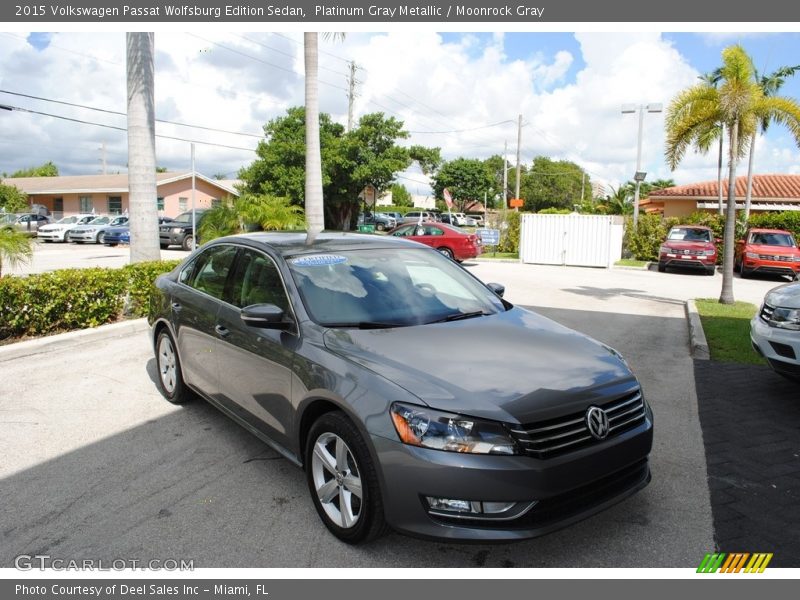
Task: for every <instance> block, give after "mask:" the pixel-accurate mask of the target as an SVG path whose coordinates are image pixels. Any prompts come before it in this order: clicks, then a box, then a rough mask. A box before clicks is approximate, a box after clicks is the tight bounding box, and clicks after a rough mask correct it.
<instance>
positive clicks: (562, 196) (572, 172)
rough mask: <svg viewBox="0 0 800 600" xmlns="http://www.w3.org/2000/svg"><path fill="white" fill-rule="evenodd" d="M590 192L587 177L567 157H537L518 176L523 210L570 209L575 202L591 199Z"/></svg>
mask: <svg viewBox="0 0 800 600" xmlns="http://www.w3.org/2000/svg"><path fill="white" fill-rule="evenodd" d="M581 191H583V197H581ZM591 194H592V186H591V182H590V181H589V178H588V176H586V174H585V172H584V171H583V169H581V167H580V166H578V165H577V164H575V163H574V162H571V161H568V160H553V159H551V158H548V157H546V156H537V157H535V158H534V159H533V164H532V165H531V167H530V169H528V170H527V171H526V172H525V173H524V174H522V175H521V181H520V196H522V199H523V200H524V201H525V210H530V211H536V212H538V211H540V210H543V209H546V208H566V209H569V210H572V209H573V208H574V206H575V205H576V204H578V205H579V204H581V203H582V202H583V200H586V199H589V198H591Z"/></svg>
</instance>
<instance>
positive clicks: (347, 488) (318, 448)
mask: <svg viewBox="0 0 800 600" xmlns="http://www.w3.org/2000/svg"><path fill="white" fill-rule="evenodd" d="M311 471H312V477H313V481H314V489H315V491H316V493H317V498H319V501H320V504H321V505H322V508H323V510H324V511H325V514H326V515H327V516H328V518H329V519H330V520H331V521H332V522H333V523H335V524H336V525H338V526H339V527H341V528H342V529H349V528H351V527H354V526H355V525H356V524H357V523H358V520H359V518H360V517H361V513H362V500H363V497H364V492H363V488H362V484H361V474H360V472H359V469H358V465H357V464H356V459H355V457H354V456H353V453H352V451H351V450H350V448H349V447H348V446H347V444H346V443H345V442H344V440H343V439H342V438H340V437H339V436H338V435H336V434H335V433H331V432H326V433H323V434H322V435H320V436H319V437H318V438H317V441H316V442H315V443H314V453H313V456H312V458H311Z"/></svg>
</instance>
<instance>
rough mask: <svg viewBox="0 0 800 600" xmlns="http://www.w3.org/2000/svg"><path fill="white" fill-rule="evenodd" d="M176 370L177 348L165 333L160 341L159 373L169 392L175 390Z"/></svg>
mask: <svg viewBox="0 0 800 600" xmlns="http://www.w3.org/2000/svg"><path fill="white" fill-rule="evenodd" d="M176 371H177V369H176V362H175V349H174V348H173V347H172V340H171V339H170V338H169V336H167V335H164V336H162V337H161V339H160V340H159V342H158V374H159V376H160V377H161V384H162V385H163V386H164V389H165V390H166V391H167V393H168V394H172V393H173V392H174V391H175V385H176Z"/></svg>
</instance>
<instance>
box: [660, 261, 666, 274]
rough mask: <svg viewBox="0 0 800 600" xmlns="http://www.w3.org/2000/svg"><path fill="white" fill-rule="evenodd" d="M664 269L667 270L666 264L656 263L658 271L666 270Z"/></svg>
mask: <svg viewBox="0 0 800 600" xmlns="http://www.w3.org/2000/svg"><path fill="white" fill-rule="evenodd" d="M666 270H667V265H665V264H664V263H658V272H659V273H664V272H666Z"/></svg>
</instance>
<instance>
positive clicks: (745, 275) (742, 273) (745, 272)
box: [739, 265, 753, 279]
mask: <svg viewBox="0 0 800 600" xmlns="http://www.w3.org/2000/svg"><path fill="white" fill-rule="evenodd" d="M752 274H753V271H751V270H750V269H748V268H747V267H745V266H744V265H742V267H741V268H740V269H739V277H741V278H742V279H750V276H751V275H752Z"/></svg>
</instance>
